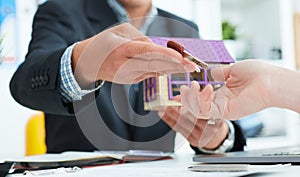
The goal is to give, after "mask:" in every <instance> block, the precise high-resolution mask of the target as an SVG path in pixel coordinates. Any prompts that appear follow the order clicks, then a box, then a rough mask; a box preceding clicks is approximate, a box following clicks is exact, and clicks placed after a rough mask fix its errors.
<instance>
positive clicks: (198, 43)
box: [150, 37, 234, 64]
mask: <svg viewBox="0 0 300 177" xmlns="http://www.w3.org/2000/svg"><path fill="white" fill-rule="evenodd" d="M150 38H151V39H152V41H153V42H154V43H156V44H159V45H162V46H166V47H167V42H168V41H170V40H174V41H176V42H178V43H180V44H181V45H183V46H184V48H185V50H186V51H188V52H190V53H191V54H192V55H194V56H195V57H198V58H199V59H200V60H202V61H204V62H206V63H221V64H228V63H233V62H234V59H233V58H232V57H231V55H230V54H229V53H228V51H227V49H226V48H225V46H224V43H223V41H222V40H202V39H198V38H164V37H150Z"/></svg>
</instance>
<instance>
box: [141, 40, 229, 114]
mask: <svg viewBox="0 0 300 177" xmlns="http://www.w3.org/2000/svg"><path fill="white" fill-rule="evenodd" d="M151 39H152V40H153V42H154V43H156V44H159V45H162V46H167V42H168V41H170V40H173V41H176V42H178V43H180V44H181V45H182V46H184V48H185V50H187V51H188V52H189V53H191V54H192V55H193V56H195V57H197V58H199V59H200V60H202V61H204V62H206V63H207V64H209V68H208V69H205V68H201V67H200V70H201V72H193V73H185V74H182V73H180V74H170V75H164V76H159V77H154V78H149V79H146V80H145V81H144V108H145V110H156V109H157V108H159V107H161V106H180V105H181V104H180V103H178V102H176V101H174V100H173V99H174V96H176V95H178V94H180V92H179V88H180V86H181V85H183V84H184V85H187V86H190V83H191V81H197V82H198V83H199V85H200V88H204V87H205V85H207V84H211V85H213V86H214V88H218V87H220V86H222V85H223V83H222V82H215V81H213V80H212V79H211V77H210V69H211V68H213V67H215V66H220V65H228V64H230V63H233V62H234V59H233V58H232V57H231V56H230V54H229V53H228V51H227V50H226V48H225V46H224V44H223V41H212V40H201V39H195V38H156V37H153V38H151Z"/></svg>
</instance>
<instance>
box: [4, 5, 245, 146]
mask: <svg viewBox="0 0 300 177" xmlns="http://www.w3.org/2000/svg"><path fill="white" fill-rule="evenodd" d="M158 16H159V17H160V18H158V17H157V18H155V19H154V22H153V24H152V25H151V26H150V28H149V31H148V34H147V35H151V36H165V37H198V29H197V26H196V25H195V24H194V23H192V22H189V21H187V20H184V19H182V18H179V17H177V16H175V15H172V14H170V13H168V12H165V11H163V10H161V9H158ZM117 23H118V20H117V18H116V15H115V14H114V12H113V10H112V9H111V7H110V6H109V5H108V4H107V2H106V1H105V0H48V1H47V2H46V3H44V4H43V5H41V6H40V7H39V9H38V11H37V13H36V15H35V18H34V23H33V32H32V40H31V42H30V46H29V51H28V54H27V56H26V59H25V62H24V63H23V64H22V65H21V66H20V67H19V68H18V70H17V71H16V73H15V74H14V76H13V78H12V80H11V83H10V89H11V93H12V95H13V97H14V98H15V100H16V101H18V102H19V103H20V104H22V105H24V106H27V107H29V108H32V109H37V110H42V111H44V112H45V120H46V143H47V151H48V152H61V151H66V150H82V151H92V150H95V149H96V148H98V149H101V150H128V149H154V150H162V151H173V149H174V137H175V132H174V131H172V130H171V129H170V127H169V126H168V125H167V124H165V123H164V122H163V121H162V120H161V119H160V118H159V117H158V116H157V114H156V112H146V111H143V104H142V102H143V100H142V98H143V96H142V89H140V88H141V85H139V86H138V87H136V88H135V89H134V90H135V94H136V97H135V98H134V99H132V96H130V99H129V96H128V95H129V90H131V89H130V87H129V86H128V85H119V84H112V83H110V82H106V83H105V84H104V86H103V87H102V88H101V89H100V90H99V91H96V92H95V93H92V94H89V95H87V96H85V97H84V98H83V100H81V101H76V102H74V103H65V102H64V101H63V99H62V96H61V94H60V89H59V85H60V82H61V81H60V77H59V68H60V59H61V56H62V54H63V52H64V51H65V49H66V48H67V47H68V46H70V45H71V44H73V43H74V42H77V41H81V40H83V39H86V38H88V37H91V36H93V35H95V34H97V33H99V32H101V31H103V30H105V29H107V28H109V27H111V26H112V25H115V24H117ZM103 42H105V41H103ZM99 51H101V50H100V49H99ZM130 93H131V92H130ZM236 128H238V127H236ZM237 132H238V131H237ZM236 139H237V141H236V142H237V143H236V144H235V147H234V149H235V150H242V149H243V145H244V144H245V141H244V138H243V136H242V134H237V136H236Z"/></svg>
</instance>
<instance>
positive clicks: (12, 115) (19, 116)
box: [0, 0, 36, 158]
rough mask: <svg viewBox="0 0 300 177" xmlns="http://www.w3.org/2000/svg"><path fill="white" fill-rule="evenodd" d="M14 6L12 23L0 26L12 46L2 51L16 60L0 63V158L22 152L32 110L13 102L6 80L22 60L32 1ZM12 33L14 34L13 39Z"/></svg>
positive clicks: (30, 18)
mask: <svg viewBox="0 0 300 177" xmlns="http://www.w3.org/2000/svg"><path fill="white" fill-rule="evenodd" d="M16 8H17V20H18V22H17V23H16V25H12V24H10V25H7V26H4V25H3V26H1V28H5V30H4V31H5V33H7V34H9V35H8V36H7V39H8V38H10V39H11V40H10V41H9V42H8V45H5V46H11V45H12V46H13V47H8V48H6V49H5V50H7V52H6V54H9V55H14V56H15V57H16V58H17V60H18V62H17V63H13V64H6V63H4V64H2V65H0V81H1V82H0V93H1V94H0V98H1V99H0V110H1V114H0V132H1V133H0V144H1V146H0V158H2V157H4V156H20V155H24V152H25V148H24V147H25V146H24V145H25V134H24V132H25V125H26V122H27V121H28V118H29V117H30V116H31V115H32V114H33V113H34V111H33V110H30V109H27V108H25V107H23V106H21V105H20V104H18V103H17V102H15V100H14V99H13V98H12V96H11V94H10V91H9V81H10V79H11V77H12V75H13V73H14V71H15V70H16V68H17V67H18V63H19V62H21V61H23V59H24V56H25V54H26V52H27V45H28V42H29V39H30V33H31V23H32V17H33V14H34V12H35V9H36V6H35V1H34V0H31V1H29V0H26V1H24V0H17V1H16ZM14 35H16V41H15V40H14ZM5 37H6V36H5Z"/></svg>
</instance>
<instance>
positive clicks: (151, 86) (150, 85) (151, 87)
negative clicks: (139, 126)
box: [144, 77, 157, 102]
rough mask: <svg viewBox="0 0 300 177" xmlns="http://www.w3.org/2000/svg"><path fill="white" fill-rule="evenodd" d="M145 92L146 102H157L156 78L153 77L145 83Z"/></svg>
mask: <svg viewBox="0 0 300 177" xmlns="http://www.w3.org/2000/svg"><path fill="white" fill-rule="evenodd" d="M144 91H145V101H146V102H150V101H153V100H156V95H157V88H156V77H152V78H149V79H146V80H145V81H144Z"/></svg>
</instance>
